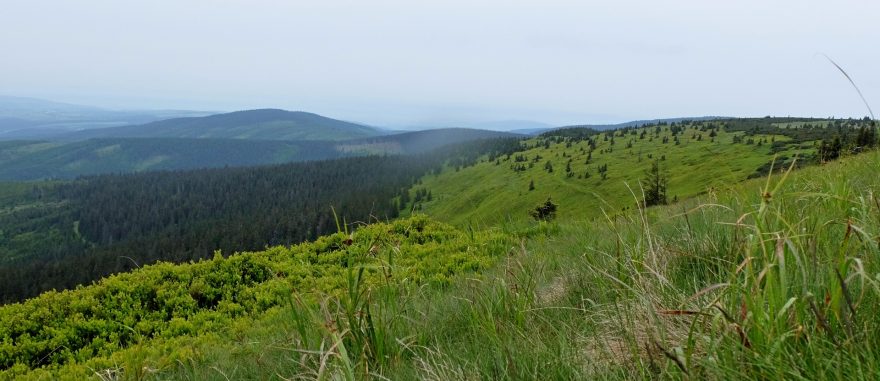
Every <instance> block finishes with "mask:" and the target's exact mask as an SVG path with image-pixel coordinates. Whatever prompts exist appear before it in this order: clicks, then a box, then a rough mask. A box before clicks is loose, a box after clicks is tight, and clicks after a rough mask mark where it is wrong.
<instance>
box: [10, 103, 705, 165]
mask: <svg viewBox="0 0 880 381" xmlns="http://www.w3.org/2000/svg"><path fill="white" fill-rule="evenodd" d="M207 114H210V113H205V112H199V111H176V110H170V111H163V110H159V111H113V110H106V109H101V108H97V107H90V106H80V105H74V104H68V103H60V102H52V101H45V100H40V99H33V98H20V97H2V96H0V180H33V179H44V178H73V177H77V176H84V175H96V174H102V173H122V172H139V171H150V170H178V169H194V168H207V167H223V166H251V165H263V164H277V163H286V162H294V161H306V160H321V159H333V158H339V157H346V156H362V155H374V154H418V153H422V152H427V151H430V150H432V149H436V148H438V147H441V146H444V145H447V144H455V143H461V142H466V141H472V140H477V139H485V138H496V137H515V136H525V135H537V134H540V133H543V132H546V131H550V130H553V129H555V128H570V127H588V128H592V129H596V130H605V129H613V128H621V127H629V126H639V125H642V124H648V123H657V122H667V123H671V122H680V121H682V120H708V119H717V118H718V117H694V118H668V119H655V120H638V121H631V122H626V123H618V124H606V125H579V126H565V127H552V126H550V125H547V124H543V123H539V122H533V121H522V120H508V121H497V122H486V123H477V124H473V123H471V124H470V126H479V127H482V128H478V129H474V128H438V129H428V130H423V131H410V132H403V131H390V130H384V129H381V128H378V127H372V126H368V125H364V124H359V123H354V122H347V121H342V120H337V119H332V118H328V117H324V116H321V115H317V114H313V113H308V112H302V111H285V110H279V109H258V110H245V111H236V112H230V113H221V114H211V115H207ZM502 129H504V130H512V132H500V131H498V130H502ZM2 140H6V141H5V142H2Z"/></svg>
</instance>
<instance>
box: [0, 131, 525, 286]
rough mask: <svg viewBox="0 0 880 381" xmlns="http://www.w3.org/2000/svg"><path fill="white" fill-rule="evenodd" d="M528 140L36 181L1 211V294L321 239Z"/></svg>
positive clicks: (399, 206)
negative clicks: (451, 170)
mask: <svg viewBox="0 0 880 381" xmlns="http://www.w3.org/2000/svg"><path fill="white" fill-rule="evenodd" d="M519 149H520V142H519V140H518V139H515V138H500V139H485V140H477V141H473V142H468V143H464V144H459V145H454V146H448V147H444V148H440V149H437V150H434V151H432V152H430V153H427V154H419V155H411V156H406V157H402V156H396V155H386V156H368V157H359V158H345V159H339V160H326V161H314V162H307V163H292V164H284V165H273V166H262V167H245V168H217V169H203V170H189V171H160V172H150V173H142V174H125V175H102V176H95V177H87V178H82V179H79V180H75V181H71V182H65V183H34V184H33V185H31V187H30V188H28V189H26V190H25V191H22V192H20V193H21V195H20V197H19V198H20V199H19V200H17V201H16V203H15V205H16V206H12V207H10V208H8V209H7V210H5V211H4V212H3V213H2V214H0V224H2V226H3V227H4V229H3V232H2V236H0V248H2V251H0V290H2V291H0V292H2V294H0V301H2V302H11V301H17V300H21V299H24V298H27V297H30V296H34V295H37V294H39V293H40V292H43V291H46V290H50V289H67V288H71V287H74V286H76V285H79V284H84V283H88V282H91V281H93V280H96V279H99V278H101V277H104V276H106V275H109V274H112V273H117V272H122V271H128V270H131V269H133V268H135V267H139V266H143V265H145V264H149V263H154V262H156V261H170V262H185V261H191V260H198V259H201V258H208V257H212V256H213V255H214V252H215V250H221V252H222V253H223V254H224V255H229V254H232V253H233V252H236V251H246V250H259V249H263V248H265V247H267V246H273V245H291V244H295V243H299V242H302V241H305V240H312V239H315V238H317V237H319V236H322V235H325V234H328V233H333V232H336V231H337V228H338V227H337V218H338V221H339V222H346V223H348V224H349V225H351V227H352V228H356V227H357V226H358V225H359V224H360V223H367V222H373V221H377V220H382V221H384V220H389V219H392V218H395V217H397V215H398V214H399V212H400V211H401V210H403V209H406V208H407V207H411V205H409V197H407V196H408V192H407V191H408V189H409V188H410V187H411V186H413V185H414V184H415V183H416V182H417V181H418V179H419V178H420V177H422V176H423V175H425V174H426V173H429V172H432V171H440V170H441V169H442V168H443V166H445V165H448V166H454V167H463V166H468V165H472V164H474V163H476V161H477V160H478V159H479V158H481V157H483V156H484V155H488V157H489V158H492V159H493V160H494V158H495V157H497V156H499V155H504V154H509V153H511V152H515V151H516V150H519ZM334 210H335V215H334ZM121 253H122V254H121ZM71 268H76V269H77V271H70V269H71Z"/></svg>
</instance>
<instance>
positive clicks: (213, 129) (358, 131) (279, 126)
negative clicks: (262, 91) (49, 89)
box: [64, 109, 382, 140]
mask: <svg viewBox="0 0 880 381" xmlns="http://www.w3.org/2000/svg"><path fill="white" fill-rule="evenodd" d="M381 134H382V132H381V131H379V130H378V129H375V128H373V127H369V126H365V125H361V124H357V123H350V122H344V121H341V120H336V119H331V118H327V117H323V116H320V115H317V114H312V113H308V112H301V111H285V110H278V109H259V110H246V111H236V112H230V113H225V114H216V115H209V116H204V117H191V118H174V119H167V120H162V121H157V122H153V123H148V124H144V125H136V126H123V127H112V128H103V129H97V130H88V131H78V132H75V133H71V134H68V135H65V136H64V138H65V139H76V140H83V139H90V138H193V139H206V138H211V139H250V140H349V139H357V138H365V137H371V136H378V135H381Z"/></svg>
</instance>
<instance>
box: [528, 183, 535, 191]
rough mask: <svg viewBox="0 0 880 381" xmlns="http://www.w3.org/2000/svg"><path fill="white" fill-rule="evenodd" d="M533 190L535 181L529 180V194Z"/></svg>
mask: <svg viewBox="0 0 880 381" xmlns="http://www.w3.org/2000/svg"><path fill="white" fill-rule="evenodd" d="M533 190H535V180H529V192H531V191H533Z"/></svg>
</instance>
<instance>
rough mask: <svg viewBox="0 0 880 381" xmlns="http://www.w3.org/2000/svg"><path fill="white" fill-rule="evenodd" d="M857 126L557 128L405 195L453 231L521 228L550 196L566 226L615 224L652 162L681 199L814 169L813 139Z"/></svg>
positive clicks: (784, 122) (744, 123)
mask: <svg viewBox="0 0 880 381" xmlns="http://www.w3.org/2000/svg"><path fill="white" fill-rule="evenodd" d="M829 123H830V124H829ZM826 126H827V127H826ZM859 126H864V123H863V122H861V121H858V120H848V121H846V120H837V121H833V122H829V121H825V120H818V119H789V118H758V119H728V120H709V121H693V122H685V123H681V122H679V123H675V122H671V123H666V122H660V123H658V124H653V125H648V126H646V127H627V128H621V129H615V130H608V131H597V130H594V129H587V128H566V129H558V130H553V131H549V132H545V133H544V134H542V135H541V136H539V137H536V138H532V139H529V140H526V141H524V142H523V148H522V150H521V151H520V152H517V153H514V154H512V155H510V156H506V157H500V158H495V159H493V160H485V161H484V162H482V163H479V164H477V165H475V166H473V167H470V168H467V169H462V170H460V171H459V170H456V169H455V168H449V169H447V170H445V171H443V172H442V173H439V174H433V175H431V176H428V177H426V178H424V179H423V184H421V185H419V186H418V189H413V190H412V191H411V196H412V197H413V199H415V197H416V193H417V191H421V192H426V191H430V192H431V194H432V196H433V197H432V199H431V200H419V201H418V202H416V203H415V205H413V206H412V209H414V210H415V211H416V212H418V213H425V214H427V215H429V216H431V217H433V218H437V219H439V220H441V221H445V222H451V223H454V224H467V223H472V224H478V225H488V226H492V225H495V224H498V223H500V222H503V221H506V220H508V219H514V220H520V219H527V218H529V217H528V214H527V212H528V211H529V210H530V209H531V208H532V207H534V206H535V205H537V204H539V203H541V202H542V201H544V200H546V199H547V198H548V197H552V198H553V200H554V201H557V202H559V203H560V204H562V205H570V206H569V207H567V208H563V209H562V210H561V211H560V216H563V217H565V218H575V217H577V218H586V217H589V218H596V217H602V215H603V214H604V213H607V214H611V215H613V214H617V213H620V212H621V211H622V210H625V209H629V208H633V207H634V205H635V203H636V201H637V200H639V199H641V196H642V190H641V189H640V188H639V186H640V185H639V180H640V179H642V178H644V175H645V171H646V170H647V169H648V168H650V166H651V165H652V163H654V162H658V163H659V165H660V166H661V168H662V169H663V170H664V171H666V172H668V174H669V175H668V180H669V184H668V192H669V198H670V199H673V198H679V199H683V198H688V197H692V196H695V195H698V194H702V193H706V192H715V191H717V190H718V189H721V188H724V187H727V186H729V185H730V184H735V183H737V182H739V181H742V180H745V179H747V178H749V177H753V176H760V175H763V174H765V173H766V172H767V170H768V168H769V166H770V163H771V162H772V161H773V160H774V158H775V159H776V167H777V168H779V167H784V166H786V165H788V164H790V163H791V162H792V160H793V159H794V158H795V157H798V160H799V162H800V163H802V164H803V163H807V162H815V161H816V158H815V155H816V149H817V147H818V145H819V142H820V140H822V139H827V137H828V136H829V135H830V134H842V135H843V136H844V138H845V139H846V136H849V137H850V138H852V137H853V136H854V135H855V134H856V131H857V130H858V129H859ZM530 184H532V186H531V187H530Z"/></svg>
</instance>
